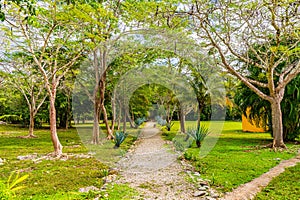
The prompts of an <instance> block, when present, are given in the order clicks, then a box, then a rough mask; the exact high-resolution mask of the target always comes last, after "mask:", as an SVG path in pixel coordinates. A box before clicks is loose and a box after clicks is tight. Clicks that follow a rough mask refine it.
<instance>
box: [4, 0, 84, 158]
mask: <svg viewBox="0 0 300 200" xmlns="http://www.w3.org/2000/svg"><path fill="white" fill-rule="evenodd" d="M35 6H36V11H37V13H36V15H34V16H24V13H23V12H21V11H20V10H21V9H20V6H18V5H17V4H14V3H12V4H11V5H9V6H7V7H6V10H7V15H6V24H4V25H3V29H4V30H5V31H6V37H7V39H8V40H10V41H11V42H12V43H13V45H12V46H10V48H11V49H10V50H11V51H13V50H12V49H14V48H15V49H17V50H19V51H24V52H26V53H28V54H29V55H30V56H32V59H33V62H34V63H35V65H36V66H37V68H38V70H39V73H40V74H41V76H42V77H43V81H44V83H45V88H46V91H47V93H48V95H49V103H50V105H49V118H50V132H51V140H52V143H53V147H54V155H56V156H60V155H61V154H62V145H61V144H60V141H59V139H58V136H57V128H56V109H55V99H56V92H57V87H58V86H59V84H60V81H61V80H62V78H63V77H64V76H65V75H66V74H67V73H68V71H69V70H70V69H71V68H72V67H73V66H74V64H75V63H76V61H77V60H78V59H79V58H80V57H81V56H82V49H83V48H82V46H81V43H80V42H79V41H78V40H80V32H79V29H80V25H79V24H75V23H72V16H71V14H70V12H68V6H65V7H64V5H60V4H58V3H57V2H56V1H44V2H43V4H36V5H35ZM8 15H9V16H8ZM7 24H9V25H7Z"/></svg>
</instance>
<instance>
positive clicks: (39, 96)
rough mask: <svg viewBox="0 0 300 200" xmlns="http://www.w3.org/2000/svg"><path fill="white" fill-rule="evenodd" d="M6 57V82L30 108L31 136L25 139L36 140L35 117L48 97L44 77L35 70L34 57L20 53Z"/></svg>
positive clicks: (4, 66) (4, 65)
mask: <svg viewBox="0 0 300 200" xmlns="http://www.w3.org/2000/svg"><path fill="white" fill-rule="evenodd" d="M6 56H7V57H8V59H5V60H4V62H2V65H3V69H5V71H6V77H5V80H6V82H7V84H10V85H11V86H13V87H14V88H16V89H17V90H19V91H20V92H21V93H22V95H23V97H24V98H25V100H26V103H27V105H28V108H29V134H28V135H27V136H25V138H34V137H36V136H35V135H34V133H33V131H34V121H35V116H36V114H37V113H38V111H39V109H40V108H41V106H42V105H43V103H44V101H45V99H46V97H47V93H45V91H44V88H45V85H44V82H43V77H41V76H40V74H38V71H37V69H35V64H34V63H33V60H32V57H30V56H28V55H26V54H24V53H20V52H16V53H13V54H11V55H6Z"/></svg>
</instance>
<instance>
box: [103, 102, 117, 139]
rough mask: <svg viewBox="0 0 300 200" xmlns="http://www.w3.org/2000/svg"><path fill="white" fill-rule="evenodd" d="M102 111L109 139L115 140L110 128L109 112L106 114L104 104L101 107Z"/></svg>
mask: <svg viewBox="0 0 300 200" xmlns="http://www.w3.org/2000/svg"><path fill="white" fill-rule="evenodd" d="M101 110H102V111H103V121H104V123H105V127H106V131H107V139H108V140H111V139H113V138H114V136H113V130H112V129H111V128H110V126H109V122H108V117H107V112H106V108H105V106H104V104H102V105H101Z"/></svg>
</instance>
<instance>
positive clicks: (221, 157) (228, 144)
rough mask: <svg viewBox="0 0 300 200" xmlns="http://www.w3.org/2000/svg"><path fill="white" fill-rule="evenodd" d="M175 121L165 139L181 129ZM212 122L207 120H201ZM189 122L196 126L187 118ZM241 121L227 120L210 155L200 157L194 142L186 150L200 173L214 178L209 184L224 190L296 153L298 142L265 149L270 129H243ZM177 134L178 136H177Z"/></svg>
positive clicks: (265, 170)
mask: <svg viewBox="0 0 300 200" xmlns="http://www.w3.org/2000/svg"><path fill="white" fill-rule="evenodd" d="M210 123H212V124H211V125H212V127H216V126H222V125H223V124H222V123H221V122H210ZM178 124H179V123H178V122H176V123H175V125H174V127H173V130H171V132H170V133H168V132H166V131H164V133H163V136H164V138H165V139H169V140H171V139H172V138H174V137H175V136H176V133H177V132H178V128H179V125H178ZM202 124H205V125H207V126H209V125H210V124H209V123H208V122H202ZM187 126H194V123H193V122H188V123H187ZM241 129H242V128H241V123H240V122H226V123H225V124H224V126H223V131H222V133H221V135H220V137H219V139H218V142H217V143H216V145H215V146H214V148H213V149H212V150H211V151H210V152H209V154H208V155H206V156H205V157H203V158H201V157H200V149H199V148H196V145H195V143H193V144H192V147H191V148H188V149H187V150H186V151H185V152H184V157H185V159H187V160H189V161H190V162H191V163H192V165H193V166H195V168H196V170H197V171H199V172H200V174H201V177H202V178H205V179H209V180H211V182H210V184H211V185H212V186H213V187H215V188H216V189H218V190H219V191H222V192H228V191H231V190H232V189H233V188H236V187H238V186H239V185H241V184H243V183H247V182H249V181H251V180H252V179H254V178H256V177H259V176H260V175H262V174H263V173H265V172H267V171H268V170H269V169H270V168H272V167H274V166H275V165H277V164H278V163H279V162H280V161H281V160H286V159H289V158H291V157H293V156H294V155H295V154H296V151H297V148H299V147H298V146H296V145H293V144H287V146H288V147H289V150H288V151H284V152H274V151H273V150H272V149H262V148H260V147H261V146H262V145H265V144H269V143H271V142H272V138H271V136H270V134H269V133H244V132H242V131H241ZM177 137H178V136H176V137H175V139H176V138H177Z"/></svg>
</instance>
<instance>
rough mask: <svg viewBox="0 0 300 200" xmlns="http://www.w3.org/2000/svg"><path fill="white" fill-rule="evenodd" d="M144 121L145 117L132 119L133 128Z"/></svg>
mask: <svg viewBox="0 0 300 200" xmlns="http://www.w3.org/2000/svg"><path fill="white" fill-rule="evenodd" d="M144 121H146V119H145V118H144V117H143V118H137V119H136V120H134V123H135V128H138V127H139V126H140V125H141V124H142V123H143V122H144Z"/></svg>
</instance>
